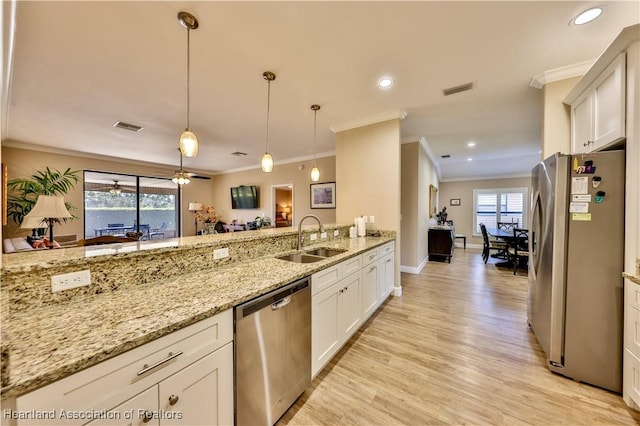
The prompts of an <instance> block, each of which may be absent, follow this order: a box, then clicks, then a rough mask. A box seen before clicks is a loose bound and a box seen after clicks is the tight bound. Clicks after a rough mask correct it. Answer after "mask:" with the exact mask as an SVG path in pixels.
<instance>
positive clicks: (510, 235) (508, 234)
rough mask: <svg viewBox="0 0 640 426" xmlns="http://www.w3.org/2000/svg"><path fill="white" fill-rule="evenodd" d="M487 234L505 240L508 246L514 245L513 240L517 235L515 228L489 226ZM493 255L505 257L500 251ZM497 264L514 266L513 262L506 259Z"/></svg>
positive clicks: (507, 266) (506, 266) (494, 256)
mask: <svg viewBox="0 0 640 426" xmlns="http://www.w3.org/2000/svg"><path fill="white" fill-rule="evenodd" d="M487 234H489V235H490V236H492V237H495V238H497V239H499V240H502V241H504V242H505V243H506V244H507V247H508V246H510V245H513V241H515V239H516V237H515V234H514V232H513V229H503V228H487ZM491 257H493V258H499V259H503V258H504V257H500V256H499V253H495V254H492V255H491ZM496 266H499V267H504V268H510V267H511V266H513V265H512V264H511V262H509V261H508V260H507V261H504V262H498V263H496Z"/></svg>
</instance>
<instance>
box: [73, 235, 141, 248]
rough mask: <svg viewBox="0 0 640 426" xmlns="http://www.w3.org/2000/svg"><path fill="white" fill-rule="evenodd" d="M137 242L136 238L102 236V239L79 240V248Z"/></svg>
mask: <svg viewBox="0 0 640 426" xmlns="http://www.w3.org/2000/svg"><path fill="white" fill-rule="evenodd" d="M136 241H138V240H137V239H136V238H129V237H116V236H115V235H102V236H100V237H95V238H85V239H84V240H78V247H84V246H97V245H102V244H114V243H135V242H136Z"/></svg>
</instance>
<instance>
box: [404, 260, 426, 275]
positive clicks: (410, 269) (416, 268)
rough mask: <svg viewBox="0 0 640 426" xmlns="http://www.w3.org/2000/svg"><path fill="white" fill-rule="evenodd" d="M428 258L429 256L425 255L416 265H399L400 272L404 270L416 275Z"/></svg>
mask: <svg viewBox="0 0 640 426" xmlns="http://www.w3.org/2000/svg"><path fill="white" fill-rule="evenodd" d="M428 260H429V258H428V257H425V258H424V260H423V261H422V262H421V263H420V264H419V265H418V266H405V265H400V272H405V273H407V274H414V275H418V274H419V273H420V272H422V270H423V269H424V267H425V266H426V265H427V261H428Z"/></svg>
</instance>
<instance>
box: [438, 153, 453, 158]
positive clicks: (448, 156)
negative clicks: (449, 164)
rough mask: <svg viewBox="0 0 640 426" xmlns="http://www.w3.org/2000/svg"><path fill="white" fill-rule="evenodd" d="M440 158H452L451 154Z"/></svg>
mask: <svg viewBox="0 0 640 426" xmlns="http://www.w3.org/2000/svg"><path fill="white" fill-rule="evenodd" d="M440 157H442V158H451V156H450V155H449V154H445V155H441V156H440Z"/></svg>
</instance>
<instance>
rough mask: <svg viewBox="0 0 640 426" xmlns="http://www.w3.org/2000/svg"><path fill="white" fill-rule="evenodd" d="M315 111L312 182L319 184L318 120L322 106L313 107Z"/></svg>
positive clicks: (314, 105)
mask: <svg viewBox="0 0 640 426" xmlns="http://www.w3.org/2000/svg"><path fill="white" fill-rule="evenodd" d="M311 109H312V110H313V169H311V181H312V182H317V181H319V180H320V170H319V169H318V160H317V159H316V155H317V154H318V142H317V141H316V122H317V118H318V110H319V109H320V105H316V104H313V105H311Z"/></svg>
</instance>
